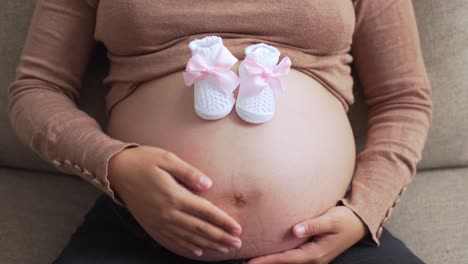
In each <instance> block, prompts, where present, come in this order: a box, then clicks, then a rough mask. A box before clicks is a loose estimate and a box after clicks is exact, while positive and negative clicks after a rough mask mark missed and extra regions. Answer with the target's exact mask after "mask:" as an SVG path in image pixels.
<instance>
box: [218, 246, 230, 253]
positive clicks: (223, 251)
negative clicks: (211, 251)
mask: <svg viewBox="0 0 468 264" xmlns="http://www.w3.org/2000/svg"><path fill="white" fill-rule="evenodd" d="M218 250H219V251H220V252H221V253H229V249H228V248H227V247H223V246H221V247H218Z"/></svg>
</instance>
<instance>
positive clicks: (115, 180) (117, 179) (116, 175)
mask: <svg viewBox="0 0 468 264" xmlns="http://www.w3.org/2000/svg"><path fill="white" fill-rule="evenodd" d="M128 149H130V148H124V149H122V150H121V151H120V152H118V153H116V154H115V155H114V156H112V157H111V158H110V159H109V163H108V174H107V180H108V181H109V184H110V188H111V189H112V191H113V192H114V195H115V196H116V197H118V198H119V199H120V200H122V201H123V199H122V195H121V194H122V190H121V188H120V187H121V186H122V185H121V182H122V180H123V177H122V175H123V173H121V172H122V169H121V168H120V167H119V165H121V164H124V163H125V160H126V154H127V153H128V151H127V150H128Z"/></svg>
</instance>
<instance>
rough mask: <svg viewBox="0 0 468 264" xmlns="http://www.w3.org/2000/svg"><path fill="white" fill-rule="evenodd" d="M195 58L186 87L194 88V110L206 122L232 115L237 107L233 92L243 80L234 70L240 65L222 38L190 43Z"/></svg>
mask: <svg viewBox="0 0 468 264" xmlns="http://www.w3.org/2000/svg"><path fill="white" fill-rule="evenodd" d="M189 48H190V51H191V53H192V57H191V58H190V59H189V61H188V62H187V67H186V70H185V72H183V78H184V83H185V85H187V86H191V85H192V84H194V106H195V112H196V113H197V115H198V116H200V117H201V118H203V119H206V120H214V119H220V118H222V117H225V116H226V115H228V114H229V113H230V112H231V111H232V108H233V106H234V103H235V98H234V95H233V93H232V92H233V91H234V90H235V89H236V88H237V86H238V85H239V77H238V76H237V75H236V74H235V73H234V72H233V71H232V70H230V68H231V67H232V66H233V65H234V64H235V63H236V62H237V61H238V59H237V58H236V57H234V55H232V53H231V52H230V51H229V50H228V49H227V48H226V47H225V46H224V43H223V40H222V39H221V37H219V36H206V37H204V38H202V39H195V40H192V41H191V42H190V43H189Z"/></svg>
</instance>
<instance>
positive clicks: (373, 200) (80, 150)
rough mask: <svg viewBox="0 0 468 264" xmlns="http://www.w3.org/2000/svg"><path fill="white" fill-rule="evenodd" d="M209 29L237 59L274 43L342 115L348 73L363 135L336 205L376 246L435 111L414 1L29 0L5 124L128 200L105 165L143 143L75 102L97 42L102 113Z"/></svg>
mask: <svg viewBox="0 0 468 264" xmlns="http://www.w3.org/2000/svg"><path fill="white" fill-rule="evenodd" d="M208 34H210V35H211V34H215V35H218V36H221V37H222V38H223V42H224V45H225V46H226V47H227V48H228V49H229V50H230V51H231V52H232V53H233V54H234V56H236V57H237V58H238V59H243V58H244V49H245V47H247V46H248V45H250V44H254V43H258V42H264V43H267V44H271V45H274V46H275V47H277V48H278V49H279V50H280V52H281V54H282V55H283V56H289V57H290V58H291V61H292V65H291V67H292V68H295V69H297V70H300V71H301V72H303V73H305V74H307V75H309V76H310V77H312V78H315V79H316V80H317V81H319V82H320V83H322V84H323V86H324V87H325V88H326V89H327V90H328V91H329V92H331V93H332V94H333V95H335V96H336V97H337V98H338V99H339V100H340V101H341V102H342V104H343V107H344V108H345V110H346V112H347V111H348V107H349V105H351V104H352V103H353V102H354V98H353V92H352V87H353V78H352V76H351V75H352V74H356V77H357V78H358V80H359V81H360V84H361V87H362V89H363V93H364V97H365V102H366V103H367V105H368V107H369V108H368V109H369V116H368V133H367V137H368V138H367V141H366V144H365V147H364V149H363V151H362V152H360V153H359V154H358V156H357V161H356V168H355V174H354V178H353V181H352V184H351V188H350V191H349V192H348V194H347V195H346V197H345V198H343V199H342V200H341V203H342V204H343V205H345V206H348V207H349V208H351V209H352V210H353V211H354V212H355V213H356V214H357V215H358V216H359V217H360V218H361V219H362V220H363V221H364V222H365V224H366V225H367V228H368V229H369V235H368V236H367V237H365V238H364V239H363V240H362V241H363V242H365V243H368V244H370V245H374V246H378V245H380V243H379V238H380V235H381V232H382V225H383V224H384V223H385V221H386V220H387V219H388V217H389V216H390V214H391V211H392V208H393V207H394V206H395V204H396V203H397V202H398V201H399V199H400V198H399V197H400V195H401V194H402V193H403V192H404V190H405V189H406V187H407V185H408V184H409V183H410V182H411V180H412V179H413V177H414V176H415V173H416V164H417V162H418V161H419V160H420V159H421V153H422V149H423V146H424V144H425V141H426V137H427V133H428V129H429V126H430V123H431V119H432V101H431V87H430V83H429V80H428V76H427V73H426V69H425V65H424V62H423V58H422V54H421V48H420V41H419V35H418V30H417V24H416V20H415V14H414V10H413V4H412V2H411V0H310V1H293V0H285V1H268V0H259V1H235V0H205V1H189V0H179V1H172V0H161V1H152V0H138V1H127V0H37V2H36V8H35V11H34V15H33V18H32V21H31V26H30V28H29V32H28V35H27V40H26V43H25V46H24V49H23V51H22V54H21V57H20V61H19V65H18V67H17V75H16V79H15V80H14V81H13V82H12V83H11V84H10V86H9V87H8V89H9V98H8V99H9V104H8V109H9V117H10V120H11V123H12V125H13V128H14V130H15V132H16V133H17V135H18V137H19V139H20V140H21V141H22V142H23V143H25V144H27V145H28V146H29V147H31V148H32V149H33V150H34V151H35V152H36V153H37V154H38V155H40V157H42V158H43V159H44V160H46V161H48V162H50V163H52V164H54V165H55V166H56V168H57V169H58V170H60V171H62V172H65V173H70V174H74V175H78V176H81V177H83V178H84V179H85V180H87V181H89V182H90V183H92V184H93V185H94V186H96V187H97V188H99V189H100V190H102V191H103V192H104V193H106V194H108V195H109V196H111V197H112V198H113V199H114V201H115V202H116V203H119V204H120V205H124V204H123V202H122V201H121V200H120V199H119V198H118V196H115V194H114V192H113V190H112V189H111V188H110V184H109V181H108V179H107V172H108V162H109V160H110V158H111V157H112V156H113V155H115V154H116V153H118V152H119V151H121V150H122V149H124V148H127V147H136V146H140V144H138V143H135V142H122V141H120V140H117V139H114V138H111V137H109V136H108V135H107V134H106V133H105V132H104V131H102V130H101V129H100V127H99V125H98V123H97V122H96V120H95V119H93V118H92V117H90V116H89V115H87V114H86V113H85V112H83V111H82V110H80V109H79V108H78V107H77V104H76V102H77V99H78V98H79V96H80V92H79V91H80V87H81V78H82V76H83V74H84V71H85V69H86V67H87V64H88V62H89V59H90V56H91V54H92V50H93V47H94V45H95V44H96V41H99V42H102V43H103V44H104V45H105V47H106V48H107V55H108V58H109V60H110V72H109V73H108V75H107V76H106V78H105V79H104V83H105V84H106V85H109V86H110V87H111V90H110V91H109V93H108V94H107V96H106V109H107V114H110V112H111V110H112V107H113V106H115V105H116V104H117V103H118V102H119V101H120V100H122V99H123V98H125V97H126V96H127V95H129V94H130V93H131V92H132V91H133V90H134V89H136V88H137V87H138V83H141V82H144V81H148V80H150V79H154V78H158V77H161V76H163V75H166V74H169V73H172V72H174V71H178V70H183V69H184V68H185V65H186V62H187V61H188V59H189V58H190V57H191V55H190V51H189V49H188V43H189V42H190V41H191V40H193V39H195V38H201V37H203V36H205V35H208ZM352 69H353V71H351V70H352ZM124 206H125V205H124Z"/></svg>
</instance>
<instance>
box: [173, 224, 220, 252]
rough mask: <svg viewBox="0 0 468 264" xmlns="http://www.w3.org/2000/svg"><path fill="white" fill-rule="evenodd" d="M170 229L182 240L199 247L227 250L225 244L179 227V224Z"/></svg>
mask: <svg viewBox="0 0 468 264" xmlns="http://www.w3.org/2000/svg"><path fill="white" fill-rule="evenodd" d="M171 231H172V232H173V233H174V234H176V235H178V236H179V237H180V238H181V239H183V240H184V241H189V242H190V243H192V244H195V245H197V246H199V247H201V248H211V249H214V250H217V251H219V252H221V253H228V252H229V248H228V247H227V246H225V245H222V244H220V243H216V242H214V241H211V240H209V239H207V238H204V237H202V236H200V234H196V233H195V232H193V231H191V230H190V231H189V230H187V229H183V228H180V226H173V227H172V228H171Z"/></svg>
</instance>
